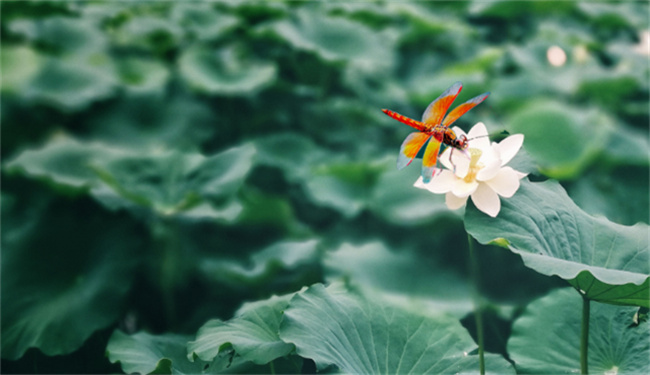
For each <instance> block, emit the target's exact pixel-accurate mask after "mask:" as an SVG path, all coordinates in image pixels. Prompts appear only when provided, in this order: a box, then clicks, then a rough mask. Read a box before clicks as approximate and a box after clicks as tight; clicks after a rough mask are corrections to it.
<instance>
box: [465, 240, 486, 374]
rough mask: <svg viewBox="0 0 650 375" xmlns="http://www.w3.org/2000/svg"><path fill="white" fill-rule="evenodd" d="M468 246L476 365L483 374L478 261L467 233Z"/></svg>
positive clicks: (481, 306)
mask: <svg viewBox="0 0 650 375" xmlns="http://www.w3.org/2000/svg"><path fill="white" fill-rule="evenodd" d="M467 244H468V246H469V273H470V277H471V279H472V301H473V302H474V322H475V324H476V341H477V344H478V366H479V371H480V373H481V375H485V358H484V353H483V352H484V350H483V347H484V345H483V313H482V308H483V304H482V303H481V300H480V295H479V292H478V285H479V262H478V258H477V257H476V252H475V250H474V239H473V238H472V236H470V235H469V234H467Z"/></svg>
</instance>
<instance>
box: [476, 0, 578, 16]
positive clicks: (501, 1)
mask: <svg viewBox="0 0 650 375" xmlns="http://www.w3.org/2000/svg"><path fill="white" fill-rule="evenodd" d="M575 8H576V4H574V3H572V2H566V3H559V4H557V6H554V7H549V6H547V4H544V3H543V2H538V1H521V2H514V3H513V2H511V1H507V0H496V1H480V2H474V3H472V5H471V6H470V8H469V12H470V14H472V16H474V17H486V18H496V19H504V20H508V19H521V18H522V17H525V16H529V15H533V14H537V15H539V14H549V13H550V14H569V13H571V12H573V11H574V10H575Z"/></svg>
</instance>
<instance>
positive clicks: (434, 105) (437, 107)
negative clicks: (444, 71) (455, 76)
mask: <svg viewBox="0 0 650 375" xmlns="http://www.w3.org/2000/svg"><path fill="white" fill-rule="evenodd" d="M462 88H463V85H462V84H461V83H460V82H456V83H454V84H453V85H451V87H450V88H448V89H447V90H445V92H443V93H442V94H440V96H439V97H438V98H437V99H436V100H434V101H432V102H431V104H429V106H428V107H427V109H425V110H424V113H423V114H422V122H424V123H426V124H431V125H438V124H440V123H441V122H442V119H443V117H445V113H447V110H448V109H449V107H450V106H451V103H453V102H454V99H456V97H457V96H458V93H459V92H460V90H461V89H462Z"/></svg>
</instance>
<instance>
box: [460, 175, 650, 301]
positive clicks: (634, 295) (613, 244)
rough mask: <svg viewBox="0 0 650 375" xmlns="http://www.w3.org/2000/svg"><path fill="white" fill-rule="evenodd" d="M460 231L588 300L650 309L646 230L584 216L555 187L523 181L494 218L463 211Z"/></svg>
mask: <svg viewBox="0 0 650 375" xmlns="http://www.w3.org/2000/svg"><path fill="white" fill-rule="evenodd" d="M465 226H466V228H467V231H468V232H469V233H470V234H471V235H472V236H474V237H475V238H476V239H477V240H478V241H479V242H481V243H489V242H494V243H497V244H499V245H503V246H505V247H508V248H509V249H510V250H511V251H513V252H515V253H517V254H519V255H520V256H521V257H522V260H523V261H524V263H525V264H526V265H527V266H528V267H530V268H532V269H534V270H536V271H537V272H539V273H542V274H545V275H548V276H551V275H557V276H559V277H561V278H562V279H565V280H567V281H568V282H569V283H570V284H571V285H573V286H574V287H575V288H576V289H577V290H579V291H580V293H582V294H583V295H584V296H585V297H587V298H589V299H593V300H596V301H600V302H606V303H613V304H621V305H638V306H645V307H650V300H648V294H650V289H649V287H650V247H648V234H649V233H650V228H649V227H648V225H647V224H642V223H639V224H637V225H635V226H632V227H627V226H623V225H619V224H616V223H612V222H610V221H608V220H607V219H604V218H595V217H593V216H590V215H588V214H586V213H584V212H583V211H582V210H580V208H579V207H578V206H576V205H575V204H574V203H573V202H572V201H571V199H570V198H569V197H568V196H567V195H566V193H565V192H564V191H563V189H562V187H561V186H560V185H559V184H557V183H554V182H551V181H546V182H543V183H529V182H524V183H522V187H521V189H520V190H519V191H518V192H517V194H516V195H515V196H514V197H513V198H512V199H508V200H507V201H505V202H504V204H503V208H502V210H501V212H500V214H499V216H498V217H497V218H496V219H493V220H488V218H487V217H486V216H485V215H483V214H482V213H481V212H480V211H478V210H476V209H468V210H467V211H466V217H465Z"/></svg>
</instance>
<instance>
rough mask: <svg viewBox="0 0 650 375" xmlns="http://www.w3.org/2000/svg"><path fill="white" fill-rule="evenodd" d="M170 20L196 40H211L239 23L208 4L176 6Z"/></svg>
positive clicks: (235, 18)
mask: <svg viewBox="0 0 650 375" xmlns="http://www.w3.org/2000/svg"><path fill="white" fill-rule="evenodd" d="M172 19H173V21H174V23H177V24H179V25H181V26H182V27H184V28H185V30H186V32H188V33H189V34H190V35H192V36H194V37H195V38H197V39H198V40H213V39H216V38H218V37H220V36H222V34H225V33H226V32H227V31H229V30H231V29H233V28H234V27H235V26H237V24H238V23H239V20H238V19H237V17H235V16H232V15H229V14H226V13H224V12H223V11H221V10H217V9H215V8H214V6H213V5H212V4H209V3H187V4H176V5H175V6H174V7H173V9H172Z"/></svg>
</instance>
